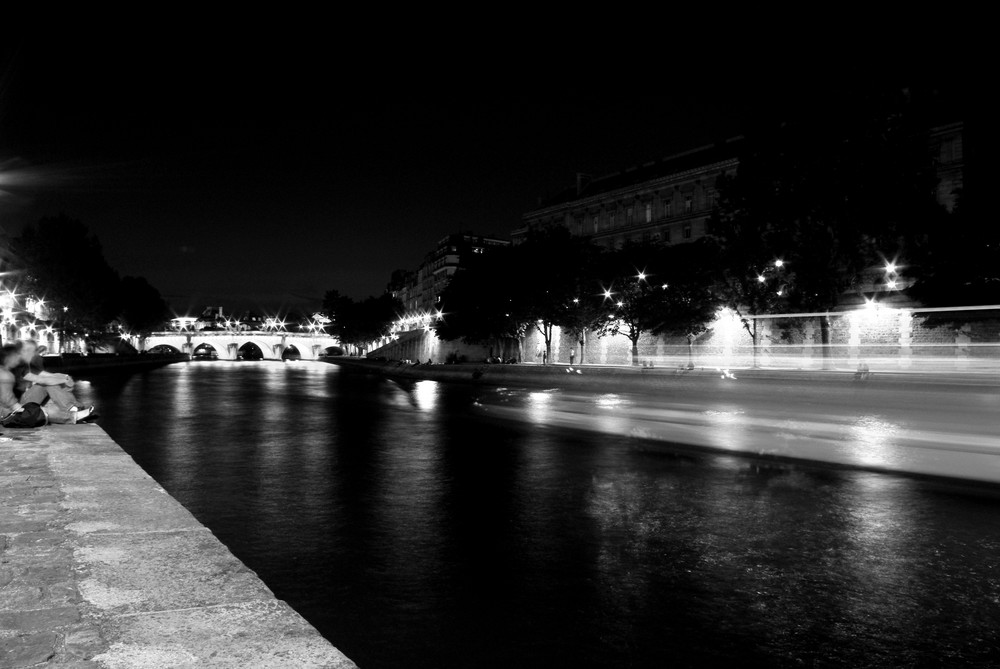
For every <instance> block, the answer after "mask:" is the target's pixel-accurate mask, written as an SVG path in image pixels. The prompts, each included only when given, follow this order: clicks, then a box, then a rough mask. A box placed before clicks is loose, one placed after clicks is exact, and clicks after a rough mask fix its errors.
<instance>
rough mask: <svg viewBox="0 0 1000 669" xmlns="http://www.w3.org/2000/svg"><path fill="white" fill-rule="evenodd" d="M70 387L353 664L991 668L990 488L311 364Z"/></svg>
mask: <svg viewBox="0 0 1000 669" xmlns="http://www.w3.org/2000/svg"><path fill="white" fill-rule="evenodd" d="M78 391H79V394H80V395H81V396H82V398H83V399H87V400H90V401H92V402H94V403H96V404H98V406H99V409H100V413H101V414H102V418H101V420H100V424H101V425H102V426H103V427H104V428H105V429H106V430H107V431H108V432H109V433H110V434H111V436H112V437H114V438H115V439H116V440H117V441H118V443H119V444H121V445H122V447H123V448H124V449H125V450H126V451H128V453H129V454H130V455H132V457H133V458H135V460H136V461H137V462H138V463H139V464H140V465H141V466H142V467H143V468H144V469H145V470H146V471H147V472H149V474H151V475H152V476H153V477H154V478H155V479H156V480H157V481H159V482H160V483H161V484H162V485H163V486H164V487H165V488H166V489H167V490H168V491H169V492H170V493H171V494H172V495H173V496H174V497H175V498H176V499H178V500H179V501H180V502H181V503H182V504H184V506H185V507H187V508H188V509H189V510H190V511H191V512H192V513H193V514H194V515H195V516H196V517H197V518H198V519H199V520H200V521H201V522H203V523H204V524H205V525H207V526H208V527H209V528H210V529H211V530H212V531H213V532H214V533H215V534H216V535H217V536H218V537H219V538H220V539H221V540H222V541H223V542H224V543H225V544H226V545H227V546H229V548H230V549H231V550H232V551H233V553H234V554H235V555H236V556H237V557H238V558H240V559H241V560H242V561H243V562H244V563H245V564H246V565H247V566H249V567H250V568H251V569H253V570H254V571H256V572H257V573H258V574H259V575H260V577H261V578H262V579H263V580H264V581H265V583H267V584H268V586H270V588H271V589H272V590H273V591H274V592H275V594H276V595H277V596H278V597H279V598H281V599H284V600H286V601H287V602H288V603H289V604H291V605H292V606H293V607H294V608H295V609H296V610H297V611H299V612H300V613H301V614H302V615H303V616H304V617H305V618H306V619H307V620H309V622H311V623H312V624H313V625H314V626H316V627H317V628H318V629H319V630H320V632H322V633H323V634H324V635H325V636H326V637H327V638H328V639H330V641H332V642H333V643H334V644H335V645H336V646H337V647H338V648H340V649H341V650H342V651H343V652H344V653H346V654H347V655H348V656H349V657H350V658H352V659H353V660H354V661H355V662H357V663H358V664H359V665H360V666H361V667H362V668H363V669H376V668H382V667H393V668H395V667H501V666H502V667H512V666H514V667H660V666H710V665H715V664H719V665H728V666H737V665H738V666H814V665H816V666H855V667H858V666H879V667H880V666H914V665H926V666H936V665H937V664H949V665H950V664H959V665H961V664H971V665H982V666H987V665H996V664H998V663H1000V496H998V495H997V494H996V492H995V491H996V488H989V487H982V486H962V485H957V484H944V483H939V482H933V481H928V480H920V479H915V478H909V477H904V476H895V475H889V474H879V473H872V472H863V471H851V470H841V469H831V468H824V467H819V466H816V467H813V466H807V465H785V464H773V463H771V464H767V463H764V462H762V461H755V460H753V459H749V458H744V457H741V456H735V455H728V454H714V453H708V452H705V453H692V452H690V451H689V450H681V449H676V448H672V447H671V445H670V444H667V443H657V442H649V441H642V440H639V439H635V438H631V437H628V436H615V435H610V434H607V433H601V432H590V431H579V430H573V429H566V428H561V427H557V426H553V425H546V424H545V422H544V421H543V420H539V418H540V416H541V417H544V413H545V411H546V405H547V402H548V401H551V398H552V397H554V396H555V397H557V396H558V391H554V392H551V393H547V394H546V393H538V392H537V391H531V392H529V391H520V390H517V389H473V388H471V387H469V386H463V385H448V384H442V383H438V382H435V381H419V382H412V381H406V382H396V381H393V380H389V379H385V378H381V377H375V376H368V375H364V374H360V373H358V372H353V371H349V370H344V369H341V368H338V367H337V366H334V365H325V364H322V363H303V362H292V363H277V362H243V363H229V362H193V363H188V364H178V365H171V366H168V367H165V368H161V369H157V370H152V371H147V372H141V373H136V374H131V375H128V374H108V375H94V376H93V377H92V378H91V380H90V381H89V382H81V384H80V386H79V388H78ZM546 396H548V397H549V398H550V399H549V400H546ZM501 406H502V407H503V408H504V409H505V411H504V412H499V414H500V415H502V418H499V417H497V413H496V412H491V411H490V408H491V407H501ZM519 416H523V420H520V419H518V417H519Z"/></svg>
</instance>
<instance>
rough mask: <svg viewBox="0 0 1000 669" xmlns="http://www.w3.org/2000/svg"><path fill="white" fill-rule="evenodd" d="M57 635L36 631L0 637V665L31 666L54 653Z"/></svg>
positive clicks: (43, 660)
mask: <svg viewBox="0 0 1000 669" xmlns="http://www.w3.org/2000/svg"><path fill="white" fill-rule="evenodd" d="M59 641H60V638H59V635H58V634H57V633H55V632H37V633H35V634H24V635H20V636H16V637H10V638H6V639H0V667H11V668H13V667H32V666H35V665H38V664H41V663H42V662H45V661H46V660H49V659H50V658H52V657H53V656H55V654H56V646H57V645H58V644H59Z"/></svg>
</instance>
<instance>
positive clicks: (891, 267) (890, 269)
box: [885, 262, 896, 274]
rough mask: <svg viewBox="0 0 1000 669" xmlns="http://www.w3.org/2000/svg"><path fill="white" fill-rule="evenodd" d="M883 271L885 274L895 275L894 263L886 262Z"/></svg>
mask: <svg viewBox="0 0 1000 669" xmlns="http://www.w3.org/2000/svg"><path fill="white" fill-rule="evenodd" d="M885 271H886V274H895V273H896V263H894V262H887V263H886V264H885Z"/></svg>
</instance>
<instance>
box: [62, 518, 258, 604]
mask: <svg viewBox="0 0 1000 669" xmlns="http://www.w3.org/2000/svg"><path fill="white" fill-rule="evenodd" d="M75 557H76V561H77V563H78V564H79V565H80V567H81V568H82V570H81V577H82V579H83V580H82V581H81V582H80V594H81V595H82V596H83V598H84V600H85V601H87V602H88V603H89V604H90V605H92V606H94V607H95V608H97V609H99V610H100V611H102V612H103V613H111V614H123V613H134V612H138V611H158V610H167V609H180V608H189V607H194V606H207V605H214V604H223V603H230V602H244V601H249V600H253V599H271V598H273V597H274V595H273V594H272V593H271V591H270V590H269V589H268V588H267V586H265V585H264V583H263V582H262V581H261V580H260V579H259V578H257V575H256V574H255V573H254V572H252V571H250V569H248V568H247V567H246V566H245V565H244V564H243V563H242V562H240V561H239V560H237V559H236V557H235V556H233V554H232V553H230V552H229V550H228V549H227V548H226V547H225V546H224V545H223V544H222V543H221V542H220V541H219V540H218V539H217V538H216V537H215V535H213V534H212V533H210V532H208V531H205V530H201V531H194V532H154V533H149V534H133V535H129V536H128V538H127V539H124V540H123V537H121V536H117V535H102V534H90V535H86V536H84V537H81V538H80V539H79V540H78V543H77V548H76V551H75Z"/></svg>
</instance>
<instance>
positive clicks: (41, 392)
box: [19, 383, 49, 404]
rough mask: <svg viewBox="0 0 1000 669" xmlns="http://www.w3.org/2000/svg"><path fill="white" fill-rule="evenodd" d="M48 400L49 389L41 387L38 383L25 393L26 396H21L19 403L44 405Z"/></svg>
mask: <svg viewBox="0 0 1000 669" xmlns="http://www.w3.org/2000/svg"><path fill="white" fill-rule="evenodd" d="M47 399H49V390H48V387H47V386H40V385H38V384H37V383H36V384H33V385H32V386H31V387H30V388H28V389H27V390H25V391H24V394H22V395H21V399H20V400H19V401H20V402H21V404H27V403H28V402H35V403H36V404H44V403H45V400H47Z"/></svg>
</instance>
